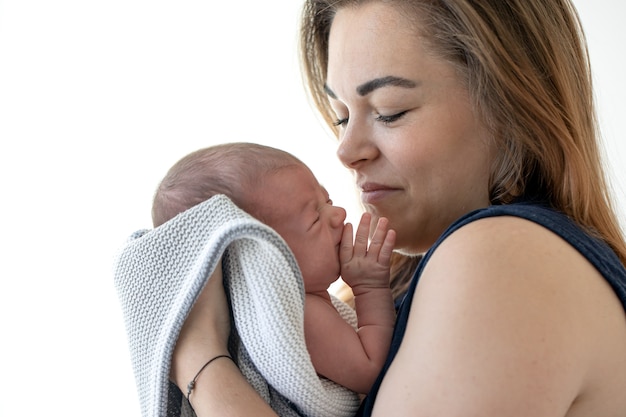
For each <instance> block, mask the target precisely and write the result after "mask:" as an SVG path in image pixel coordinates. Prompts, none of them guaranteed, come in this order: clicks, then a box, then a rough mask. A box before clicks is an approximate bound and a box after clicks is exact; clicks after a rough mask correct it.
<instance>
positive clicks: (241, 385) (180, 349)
mask: <svg viewBox="0 0 626 417" xmlns="http://www.w3.org/2000/svg"><path fill="white" fill-rule="evenodd" d="M229 333H230V317H229V312H228V304H227V302H226V295H225V292H224V287H223V285H222V269H221V264H220V265H219V266H218V267H217V268H216V270H215V272H214V273H213V275H212V276H211V278H210V279H209V281H208V283H207V285H206V287H205V288H204V289H203V290H202V293H201V294H200V297H199V298H198V300H197V301H196V303H195V304H194V306H193V308H192V310H191V312H190V314H189V317H187V320H186V321H185V324H184V325H183V328H182V329H181V332H180V335H179V338H178V341H177V343H176V348H175V349H174V353H173V356H172V366H171V372H170V378H171V379H172V381H174V383H175V384H176V385H177V386H178V387H179V388H180V390H181V391H182V392H183V393H184V394H186V393H187V385H188V383H189V382H190V381H192V380H193V379H194V377H195V376H196V374H197V373H198V371H199V370H200V369H201V368H202V366H204V364H206V363H207V362H208V361H209V360H210V359H211V358H214V357H217V356H218V355H226V354H228V348H227V346H228V335H229ZM189 400H190V402H191V405H192V406H193V408H194V411H195V412H196V415H197V416H198V417H208V416H219V417H225V416H228V417H244V416H246V417H247V416H252V415H253V416H260V417H264V416H273V417H275V416H276V413H274V411H273V410H272V409H271V408H270V407H269V405H268V404H267V403H266V402H265V401H264V400H263V399H262V398H261V397H260V396H259V395H258V394H257V392H256V391H255V390H254V389H253V388H252V387H251V386H250V384H248V381H247V380H246V379H245V378H244V377H243V375H242V374H241V372H240V371H239V369H238V368H237V366H236V365H235V363H234V362H233V361H231V360H230V359H228V358H220V359H217V360H215V361H213V362H212V363H210V364H209V365H208V366H207V367H206V368H205V369H204V370H202V372H200V374H199V375H198V377H197V379H196V382H195V385H194V388H193V390H192V391H191V395H190V396H189Z"/></svg>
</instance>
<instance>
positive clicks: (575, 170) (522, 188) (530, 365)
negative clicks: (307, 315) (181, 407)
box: [172, 0, 626, 417]
mask: <svg viewBox="0 0 626 417" xmlns="http://www.w3.org/2000/svg"><path fill="white" fill-rule="evenodd" d="M301 39H302V52H303V62H304V69H305V74H306V77H307V81H308V86H309V90H310V92H311V95H312V98H313V100H314V102H315V103H316V105H317V107H318V109H319V110H320V112H321V113H322V115H323V116H324V118H325V120H326V121H327V123H328V124H329V125H331V126H332V127H333V128H334V129H335V132H336V134H337V136H338V139H339V147H338V151H337V154H338V156H339V158H340V159H341V161H342V162H343V164H344V165H345V166H346V167H347V168H349V169H350V170H352V171H353V172H354V174H355V179H356V184H357V186H358V187H359V188H360V190H361V199H362V202H363V204H364V206H365V208H366V209H367V210H368V211H369V212H371V213H372V214H373V215H374V216H385V217H387V218H388V219H389V221H390V225H391V227H392V228H393V229H395V230H396V231H397V240H396V250H397V251H399V252H401V253H404V254H409V255H413V254H418V253H423V252H426V254H425V255H424V259H423V261H422V262H421V263H420V265H419V267H418V268H417V272H416V274H415V276H414V278H413V279H412V282H411V286H410V287H409V289H408V292H407V297H406V298H405V299H404V302H403V304H402V306H401V308H400V310H399V314H398V320H397V324H396V331H395V334H394V342H393V345H392V349H391V352H390V355H389V358H388V362H387V365H386V368H385V369H384V370H383V372H382V374H381V376H380V377H379V380H378V383H379V384H375V387H374V388H373V390H372V392H371V393H370V394H369V395H368V397H367V398H366V400H365V402H364V404H363V406H362V410H361V415H374V416H388V415H412V416H418V415H424V416H433V415H438V416H439V415H440V416H452V415H464V416H470V415H480V416H503V415H506V416H546V417H547V416H550V417H553V416H559V417H560V416H567V417H573V416H589V415H593V416H598V417H603V416H618V415H623V414H624V410H626V399H624V397H623V395H621V393H623V392H624V391H626V318H625V314H624V311H625V310H624V309H625V306H626V271H625V269H624V263H625V262H626V244H625V242H624V238H623V236H622V234H621V232H620V228H619V225H618V221H617V219H616V216H615V214H614V212H613V210H612V208H611V203H610V196H609V193H608V191H607V186H606V184H605V179H604V176H603V175H604V174H603V172H602V166H601V162H600V157H599V149H598V141H597V139H596V123H595V115H594V108H593V100H592V90H591V75H590V70H589V63H588V59H587V55H586V47H585V44H584V37H583V35H582V30H581V27H580V24H579V21H578V18H577V15H576V12H575V10H574V7H573V5H572V4H571V3H570V1H568V0H509V1H502V0H479V1H476V0H474V1H470V0H448V1H444V0H414V1H400V0H396V1H394V0H370V1H368V0H364V1H358V0H344V1H342V0H307V1H306V4H305V9H304V14H303V25H302V38H301ZM218 283H219V281H218V280H212V281H211V283H210V285H209V287H208V289H207V290H206V291H204V292H203V294H202V296H201V299H200V300H199V302H198V303H197V305H196V307H195V308H194V311H193V312H192V315H191V317H190V319H189V320H188V321H187V323H186V324H185V327H184V329H183V331H182V333H181V337H180V339H179V343H178V345H177V348H176V351H175V354H174V358H173V367H172V378H173V380H174V381H175V382H176V383H177V385H179V386H180V387H182V388H183V389H184V387H185V386H186V383H187V382H188V381H189V380H191V378H193V377H194V375H195V374H196V372H197V370H198V369H200V367H201V366H202V364H204V363H205V362H206V361H207V359H210V358H211V357H214V356H217V355H220V354H223V353H225V349H226V341H225V340H226V337H225V335H227V333H228V327H227V325H226V324H225V323H224V320H223V318H222V317H223V311H225V309H220V306H223V305H224V300H223V297H224V296H223V292H222V291H221V290H220V289H219V288H217V287H216V285H217V284H218ZM195 389H196V390H197V391H196V392H195V393H194V397H193V399H192V404H193V406H194V408H195V409H196V412H197V413H198V415H203V414H204V412H205V410H211V412H212V413H213V415H257V416H259V415H274V414H273V412H272V410H271V409H269V408H268V407H267V406H266V405H265V404H264V403H263V401H260V398H259V397H258V396H256V394H255V393H254V392H253V391H252V390H251V389H250V388H249V386H248V385H247V384H246V382H245V381H244V380H243V379H242V377H241V375H240V374H239V372H238V370H237V368H236V366H235V365H234V364H233V363H232V362H230V361H227V360H223V361H216V362H214V363H212V364H211V366H210V367H208V368H207V369H205V370H204V371H203V375H202V376H201V377H200V379H199V380H198V381H197V384H196V388H195Z"/></svg>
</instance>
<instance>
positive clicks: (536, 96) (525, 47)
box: [300, 0, 626, 264]
mask: <svg viewBox="0 0 626 417" xmlns="http://www.w3.org/2000/svg"><path fill="white" fill-rule="evenodd" d="M368 1H384V2H385V3H387V4H390V5H392V6H394V7H397V8H399V10H401V11H402V13H403V15H405V16H408V17H409V19H411V21H412V22H413V23H414V24H415V28H416V30H418V31H419V34H420V35H421V36H422V37H423V39H425V40H426V42H427V44H428V46H429V48H430V49H431V51H433V52H434V53H436V54H438V56H440V57H442V58H443V59H445V60H446V61H447V62H449V63H451V64H452V65H454V66H455V68H456V69H457V71H458V74H459V75H460V76H461V78H462V79H463V80H464V82H465V83H466V86H467V88H468V91H469V93H470V97H471V99H472V101H473V103H474V105H475V107H476V109H478V111H479V112H480V113H479V114H480V116H481V117H482V119H483V121H484V123H485V124H486V126H487V127H488V128H489V130H490V133H491V136H492V138H493V140H494V141H495V146H496V147H497V149H498V155H497V157H496V160H495V163H494V164H493V166H492V167H491V176H490V184H489V190H490V199H491V202H492V203H493V204H507V203H510V202H512V201H514V200H516V199H518V198H520V197H524V198H531V199H537V200H541V201H544V202H547V203H548V204H550V205H551V206H552V207H553V208H555V209H556V210H559V211H561V212H563V213H565V214H566V215H567V216H569V217H570V218H572V219H573V220H574V221H575V222H576V223H577V224H579V225H580V226H581V227H582V228H583V229H585V230H586V231H587V232H588V233H591V234H592V235H594V236H596V237H598V238H600V239H602V240H604V241H605V242H606V243H607V244H608V245H609V246H610V247H611V248H612V249H613V250H614V251H615V252H616V253H617V255H618V257H619V258H620V259H621V261H622V263H624V264H626V243H625V242H624V236H623V234H622V230H621V229H620V225H619V221H618V219H617V216H616V213H615V210H614V208H613V203H612V200H611V195H610V189H609V186H608V182H607V179H606V178H605V174H604V171H603V166H602V158H601V150H600V145H599V132H598V124H597V120H596V113H595V105H594V99H593V91H592V78H591V68H590V63H589V57H588V51H587V46H586V39H585V35H584V32H583V29H582V26H581V22H580V20H579V17H578V13H577V11H576V9H575V7H574V5H573V4H572V3H571V1H569V0H506V1H503V0H306V1H305V5H304V9H303V13H302V21H301V33H300V53H301V64H302V71H303V75H304V80H305V83H306V86H307V87H308V91H309V94H310V97H311V99H312V101H313V103H314V104H315V106H316V107H317V109H318V110H319V112H320V114H321V115H322V117H323V118H324V120H325V122H326V123H327V124H328V126H329V127H330V128H331V129H332V130H333V131H334V132H335V134H337V133H338V132H337V128H336V127H334V126H333V120H334V114H333V111H332V109H331V108H330V104H329V101H328V97H327V95H326V93H325V92H324V89H323V86H324V83H325V81H326V71H327V65H328V38H329V33H330V27H331V24H332V21H333V18H334V15H335V13H336V11H337V10H338V9H339V8H343V7H357V6H358V5H359V4H362V3H365V2H368ZM403 262H404V261H403Z"/></svg>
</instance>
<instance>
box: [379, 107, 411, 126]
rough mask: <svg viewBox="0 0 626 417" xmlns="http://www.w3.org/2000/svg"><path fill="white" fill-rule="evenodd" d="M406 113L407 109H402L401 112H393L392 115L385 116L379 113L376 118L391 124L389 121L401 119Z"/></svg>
mask: <svg viewBox="0 0 626 417" xmlns="http://www.w3.org/2000/svg"><path fill="white" fill-rule="evenodd" d="M406 113H407V111H406V110H405V111H401V112H400V113H396V114H392V115H391V116H385V115H383V114H381V115H378V117H376V120H377V121H379V122H382V123H384V124H389V123H393V122H395V121H396V120H399V119H401V118H402V117H403V116H404V115H405V114H406Z"/></svg>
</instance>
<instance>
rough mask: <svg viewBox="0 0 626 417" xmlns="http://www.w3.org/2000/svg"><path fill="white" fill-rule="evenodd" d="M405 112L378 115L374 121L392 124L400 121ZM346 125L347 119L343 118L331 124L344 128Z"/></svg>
mask: <svg viewBox="0 0 626 417" xmlns="http://www.w3.org/2000/svg"><path fill="white" fill-rule="evenodd" d="M406 113H407V112H406V111H401V112H400V113H396V114H392V115H391V116H385V115H382V114H380V115H378V116H377V117H376V121H378V122H382V123H384V124H386V125H388V124H390V123H393V122H395V121H397V120H400V119H401V118H402V117H403V116H404V115H405V114H406ZM347 123H348V118H347V117H345V118H343V119H337V120H335V121H334V122H333V126H344V125H345V124H347Z"/></svg>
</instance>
